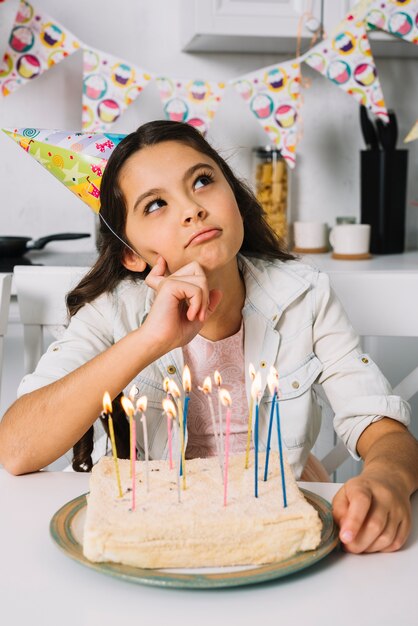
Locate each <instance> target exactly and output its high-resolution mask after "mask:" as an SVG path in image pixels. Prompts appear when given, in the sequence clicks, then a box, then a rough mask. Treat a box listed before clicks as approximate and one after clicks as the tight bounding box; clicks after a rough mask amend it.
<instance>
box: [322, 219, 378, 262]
mask: <svg viewBox="0 0 418 626" xmlns="http://www.w3.org/2000/svg"><path fill="white" fill-rule="evenodd" d="M329 240H330V243H331V246H332V247H333V249H334V252H335V253H336V254H347V255H357V254H367V253H368V252H369V247H370V224H338V225H337V226H334V228H333V229H332V230H331V232H330V235H329Z"/></svg>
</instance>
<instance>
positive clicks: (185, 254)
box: [119, 141, 244, 273]
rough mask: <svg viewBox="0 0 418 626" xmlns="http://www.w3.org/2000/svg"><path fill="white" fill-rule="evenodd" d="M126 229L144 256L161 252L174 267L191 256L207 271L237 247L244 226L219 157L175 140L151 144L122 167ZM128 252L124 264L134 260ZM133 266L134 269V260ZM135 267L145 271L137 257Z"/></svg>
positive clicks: (153, 257)
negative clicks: (210, 156) (216, 161)
mask: <svg viewBox="0 0 418 626" xmlns="http://www.w3.org/2000/svg"><path fill="white" fill-rule="evenodd" d="M119 184H120V188H121V190H122V193H123V195H124V197H125V202H126V207H127V217H126V235H127V237H128V239H129V241H130V242H131V244H132V246H133V248H134V249H135V250H137V251H138V253H139V254H140V255H141V257H142V259H143V261H142V263H143V265H145V264H144V261H145V262H146V263H147V264H148V265H150V266H153V265H154V264H155V263H156V261H157V258H158V256H162V257H163V258H164V259H165V260H166V261H167V265H168V270H169V272H170V273H173V272H175V271H177V270H178V269H179V268H180V267H182V266H183V265H186V264H187V263H190V262H191V261H197V262H198V263H199V264H200V265H202V267H203V268H204V269H206V270H207V271H209V272H210V271H213V270H216V269H217V268H221V267H224V266H225V265H227V264H228V262H230V261H231V260H232V259H233V258H234V257H235V256H236V254H237V252H238V251H239V249H240V247H241V244H242V241H243V238H244V227H243V222H242V218H241V214H240V212H239V209H238V205H237V202H236V200H235V196H234V194H233V192H232V189H231V188H230V186H229V184H228V182H227V181H226V179H225V177H224V176H223V174H222V172H221V170H220V169H219V167H218V165H217V164H216V163H215V161H212V159H210V158H209V157H208V156H206V155H205V154H202V153H201V152H198V151H196V150H195V149H194V148H191V147H189V146H187V145H184V144H182V143H180V142H177V141H166V142H163V143H159V144H157V145H155V146H148V147H146V148H143V149H142V150H139V151H138V152H136V153H135V154H133V155H132V156H131V157H130V158H129V159H128V160H127V161H126V163H125V165H124V166H123V168H122V171H121V175H120V180H119ZM134 261H135V259H134V255H133V254H130V253H129V252H127V253H126V256H125V265H126V264H127V263H132V262H134ZM129 269H134V268H133V267H132V264H131V265H130V266H129ZM136 269H137V271H142V270H143V269H145V266H144V267H140V264H139V261H138V260H137V265H136Z"/></svg>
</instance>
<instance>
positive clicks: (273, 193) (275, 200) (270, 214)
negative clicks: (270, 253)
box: [253, 146, 288, 244]
mask: <svg viewBox="0 0 418 626" xmlns="http://www.w3.org/2000/svg"><path fill="white" fill-rule="evenodd" d="M253 172H254V189H255V195H256V197H257V200H258V202H259V203H260V204H261V206H262V207H263V209H264V211H265V213H266V215H265V217H266V221H267V222H268V224H269V225H270V226H271V228H272V229H273V230H274V232H275V233H276V234H277V235H278V236H279V237H280V238H281V239H282V241H283V243H285V244H287V243H288V220H287V207H288V177H287V166H286V162H285V160H284V159H283V158H282V156H281V154H280V151H279V150H278V149H277V148H276V147H274V146H264V147H258V148H254V149H253Z"/></svg>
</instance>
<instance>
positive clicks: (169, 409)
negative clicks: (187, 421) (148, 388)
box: [163, 398, 177, 419]
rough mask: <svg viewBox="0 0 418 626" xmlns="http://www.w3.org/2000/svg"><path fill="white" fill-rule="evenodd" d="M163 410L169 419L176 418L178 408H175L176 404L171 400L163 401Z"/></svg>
mask: <svg viewBox="0 0 418 626" xmlns="http://www.w3.org/2000/svg"><path fill="white" fill-rule="evenodd" d="M163 409H164V412H165V413H167V415H168V417H171V418H172V419H174V418H175V417H176V414H177V413H176V407H175V406H174V402H172V401H171V400H169V399H168V398H164V400H163Z"/></svg>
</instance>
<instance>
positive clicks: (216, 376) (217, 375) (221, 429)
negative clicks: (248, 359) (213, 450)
mask: <svg viewBox="0 0 418 626" xmlns="http://www.w3.org/2000/svg"><path fill="white" fill-rule="evenodd" d="M213 380H214V381H215V385H216V386H217V387H218V419H219V437H220V448H221V456H222V458H224V427H223V424H222V402H221V396H220V393H219V392H220V389H221V385H222V376H221V375H220V373H219V372H218V370H216V371H215V373H214V374H213Z"/></svg>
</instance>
